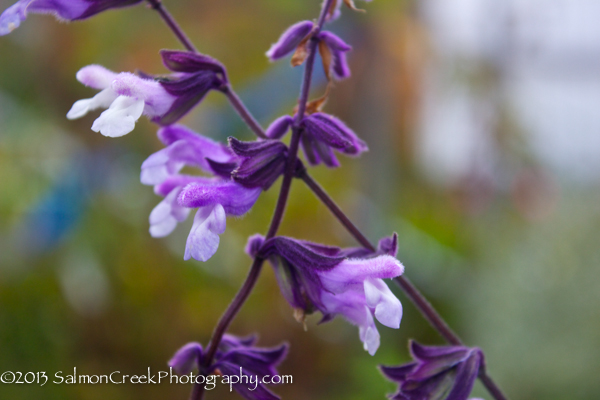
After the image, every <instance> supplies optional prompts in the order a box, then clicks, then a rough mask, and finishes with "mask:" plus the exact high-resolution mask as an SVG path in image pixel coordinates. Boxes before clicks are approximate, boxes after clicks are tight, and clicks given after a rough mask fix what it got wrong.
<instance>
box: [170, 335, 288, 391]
mask: <svg viewBox="0 0 600 400" xmlns="http://www.w3.org/2000/svg"><path fill="white" fill-rule="evenodd" d="M255 342H256V338H255V337H250V338H243V339H240V338H237V337H235V336H232V335H228V334H226V335H224V336H223V339H222V340H221V343H220V344H219V347H218V350H217V352H216V354H215V358H214V360H213V364H212V365H211V366H210V368H209V369H208V371H206V372H204V371H203V373H204V374H205V375H210V374H213V373H219V372H220V373H222V374H224V375H238V376H239V374H240V373H241V374H242V375H243V376H247V377H248V378H249V379H248V382H251V383H252V384H249V383H248V382H243V379H242V380H240V383H236V384H233V388H234V389H235V390H236V391H237V392H238V393H239V394H240V395H241V396H242V397H244V398H245V399H248V400H276V399H279V397H278V396H277V395H275V394H274V393H272V392H271V391H270V390H268V389H267V388H266V387H265V386H264V384H262V379H263V378H264V377H267V376H274V375H278V372H277V369H276V367H277V366H278V365H279V364H280V363H281V362H282V361H283V360H284V359H285V356H286V353H287V345H285V344H284V345H281V346H279V347H275V348H261V347H255V346H254V344H255ZM204 356H205V355H204V350H203V348H202V345H201V344H199V343H188V344H186V345H185V346H183V347H182V348H181V349H179V350H178V351H177V353H175V355H174V356H173V358H171V360H170V361H169V366H170V367H172V368H173V369H174V370H175V371H176V372H177V373H179V374H182V375H186V374H189V373H190V372H191V371H192V370H194V368H198V369H199V368H200V366H201V364H202V362H203V361H204ZM254 384H255V385H256V386H253V385H254Z"/></svg>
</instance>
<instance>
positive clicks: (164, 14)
mask: <svg viewBox="0 0 600 400" xmlns="http://www.w3.org/2000/svg"><path fill="white" fill-rule="evenodd" d="M147 1H148V4H150V7H152V9H154V10H156V11H157V12H158V13H159V14H160V16H161V18H162V19H163V20H164V21H165V23H166V24H167V25H168V27H169V28H171V30H172V31H173V33H174V34H175V36H177V39H179V41H180V42H181V44H183V46H184V47H185V48H186V49H188V50H189V51H192V52H194V53H197V52H198V50H196V48H195V47H194V45H193V44H192V41H191V40H190V39H189V38H188V37H187V35H186V34H185V33H184V32H183V30H182V29H181V27H180V26H179V24H178V23H177V21H175V18H173V16H172V15H171V14H170V13H169V12H168V11H167V9H166V8H165V6H163V4H162V2H161V0H147Z"/></svg>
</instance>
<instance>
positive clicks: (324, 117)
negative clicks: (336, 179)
mask: <svg viewBox="0 0 600 400" xmlns="http://www.w3.org/2000/svg"><path fill="white" fill-rule="evenodd" d="M302 126H303V128H304V131H303V134H302V141H301V145H302V150H303V151H304V155H305V156H306V159H307V161H308V163H309V164H310V165H318V164H320V163H321V162H323V163H324V164H325V165H327V166H328V167H338V166H339V165H340V164H339V161H338V160H337V158H336V157H335V155H334V154H333V149H335V150H337V151H339V152H341V153H343V154H346V155H349V156H357V155H359V154H360V153H362V152H363V151H366V150H368V147H367V145H366V143H365V142H363V141H362V140H361V139H359V138H358V136H356V134H355V133H354V132H353V131H352V130H351V129H350V128H348V127H347V126H346V125H345V124H344V123H343V122H342V121H340V120H339V119H337V118H335V117H333V116H331V115H328V114H324V113H320V112H318V113H315V114H312V115H308V116H306V117H305V118H304V120H303V121H302Z"/></svg>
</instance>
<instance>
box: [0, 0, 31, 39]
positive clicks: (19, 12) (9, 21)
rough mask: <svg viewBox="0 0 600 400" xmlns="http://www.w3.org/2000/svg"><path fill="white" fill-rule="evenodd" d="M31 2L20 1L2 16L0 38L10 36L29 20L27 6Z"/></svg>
mask: <svg viewBox="0 0 600 400" xmlns="http://www.w3.org/2000/svg"><path fill="white" fill-rule="evenodd" d="M30 2H31V0H19V1H17V2H16V3H15V4H13V5H12V6H10V7H8V8H7V9H6V10H4V12H3V13H2V15H0V36H4V35H8V34H9V33H11V32H12V31H14V30H15V29H17V28H18V27H19V25H21V22H23V21H24V20H25V19H26V18H27V6H28V5H29V3H30Z"/></svg>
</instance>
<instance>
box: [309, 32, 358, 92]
mask: <svg viewBox="0 0 600 400" xmlns="http://www.w3.org/2000/svg"><path fill="white" fill-rule="evenodd" d="M317 37H318V38H319V53H320V54H321V60H322V62H323V68H324V69H325V74H326V75H327V77H328V78H329V79H331V76H332V75H333V76H334V77H335V78H337V79H340V80H341V79H346V78H349V77H350V67H348V61H347V60H346V53H347V52H349V51H350V50H352V47H351V46H350V45H349V44H347V43H346V42H344V41H343V40H342V39H341V38H340V37H339V36H337V35H335V34H333V33H331V32H327V31H323V32H320V33H319V34H318V35H317Z"/></svg>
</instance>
